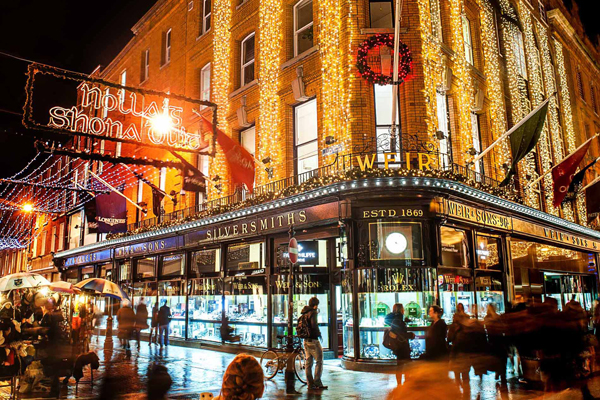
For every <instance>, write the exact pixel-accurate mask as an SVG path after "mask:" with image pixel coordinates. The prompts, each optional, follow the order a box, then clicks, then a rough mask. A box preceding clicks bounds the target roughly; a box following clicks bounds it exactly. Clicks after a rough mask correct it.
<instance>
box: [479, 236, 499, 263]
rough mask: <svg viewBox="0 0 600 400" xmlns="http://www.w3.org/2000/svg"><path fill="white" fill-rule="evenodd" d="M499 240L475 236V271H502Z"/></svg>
mask: <svg viewBox="0 0 600 400" xmlns="http://www.w3.org/2000/svg"><path fill="white" fill-rule="evenodd" d="M500 248H501V243H500V238H497V237H492V236H484V235H477V244H476V248H475V254H476V256H477V269H491V270H496V271H502V270H503V268H502V259H501V257H500Z"/></svg>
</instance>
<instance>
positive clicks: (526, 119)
mask: <svg viewBox="0 0 600 400" xmlns="http://www.w3.org/2000/svg"><path fill="white" fill-rule="evenodd" d="M555 95H556V92H554V93H553V94H552V95H551V96H550V97H548V98H547V99H546V100H544V101H543V102H542V103H540V105H538V106H537V107H536V108H535V109H534V110H533V111H531V112H530V113H529V114H527V116H526V117H525V118H523V119H521V120H520V121H519V122H518V123H517V124H516V125H515V126H513V127H512V128H510V130H508V131H507V132H505V133H503V134H502V136H500V137H499V138H498V139H496V140H495V141H494V143H492V144H490V145H489V146H488V147H487V148H486V149H485V150H483V151H482V152H481V153H479V154H478V155H477V156H475V157H474V158H473V164H476V163H477V161H479V160H481V159H482V158H483V156H485V155H486V154H487V153H489V151H490V150H492V149H493V148H494V147H495V146H496V145H497V144H498V143H500V142H501V141H503V140H504V139H506V138H507V137H509V136H510V135H512V134H513V133H514V132H515V131H516V130H517V129H519V128H520V127H521V126H522V125H523V124H524V123H525V122H527V121H528V120H529V118H531V117H532V116H533V115H534V114H535V113H537V112H538V111H539V110H540V109H541V108H542V107H544V106H545V105H546V104H548V102H549V101H550V99H551V98H552V97H553V96H555Z"/></svg>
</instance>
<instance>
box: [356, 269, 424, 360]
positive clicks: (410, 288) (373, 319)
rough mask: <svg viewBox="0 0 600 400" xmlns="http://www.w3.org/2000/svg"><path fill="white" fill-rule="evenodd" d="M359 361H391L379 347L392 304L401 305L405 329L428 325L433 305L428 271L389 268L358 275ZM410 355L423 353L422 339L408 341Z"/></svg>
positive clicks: (387, 350) (365, 271) (382, 347)
mask: <svg viewBox="0 0 600 400" xmlns="http://www.w3.org/2000/svg"><path fill="white" fill-rule="evenodd" d="M357 284H358V285H357V286H358V302H359V304H358V312H359V315H358V317H359V333H360V357H361V358H373V359H390V358H394V357H395V356H394V355H393V354H392V352H391V351H390V350H389V349H387V348H385V347H384V346H383V345H382V342H383V333H384V330H385V328H386V326H385V324H384V318H385V316H386V315H387V314H389V313H390V312H391V311H392V308H393V307H394V304H396V303H401V304H403V305H404V309H405V317H406V318H407V320H408V321H407V323H406V324H407V326H408V327H424V326H427V325H428V322H427V321H428V319H427V318H428V317H427V312H428V307H429V306H430V305H432V304H435V275H434V270H433V269H431V268H388V269H364V270H359V271H358V282H357ZM411 350H412V352H411V355H412V356H414V357H416V356H418V355H419V354H421V353H423V352H424V351H425V341H424V340H423V338H422V337H420V338H417V339H415V340H412V341H411Z"/></svg>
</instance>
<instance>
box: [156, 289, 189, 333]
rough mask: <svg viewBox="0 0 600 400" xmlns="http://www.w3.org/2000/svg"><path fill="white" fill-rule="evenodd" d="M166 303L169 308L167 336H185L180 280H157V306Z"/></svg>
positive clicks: (183, 296)
mask: <svg viewBox="0 0 600 400" xmlns="http://www.w3.org/2000/svg"><path fill="white" fill-rule="evenodd" d="M163 304H167V306H169V308H170V309H171V323H170V324H169V336H173V337H178V338H184V337H185V309H186V307H185V293H184V291H183V283H182V282H181V281H165V282H158V306H159V308H160V307H162V305H163Z"/></svg>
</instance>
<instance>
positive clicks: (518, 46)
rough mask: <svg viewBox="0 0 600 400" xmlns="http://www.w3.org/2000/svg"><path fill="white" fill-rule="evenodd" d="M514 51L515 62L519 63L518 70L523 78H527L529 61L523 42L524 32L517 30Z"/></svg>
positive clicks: (513, 44)
mask: <svg viewBox="0 0 600 400" xmlns="http://www.w3.org/2000/svg"><path fill="white" fill-rule="evenodd" d="M512 48H513V52H514V53H515V62H516V64H517V72H518V73H519V75H521V77H522V78H523V79H527V61H526V59H525V46H524V44H523V32H521V31H520V30H515V34H514V37H513V43H512Z"/></svg>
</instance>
